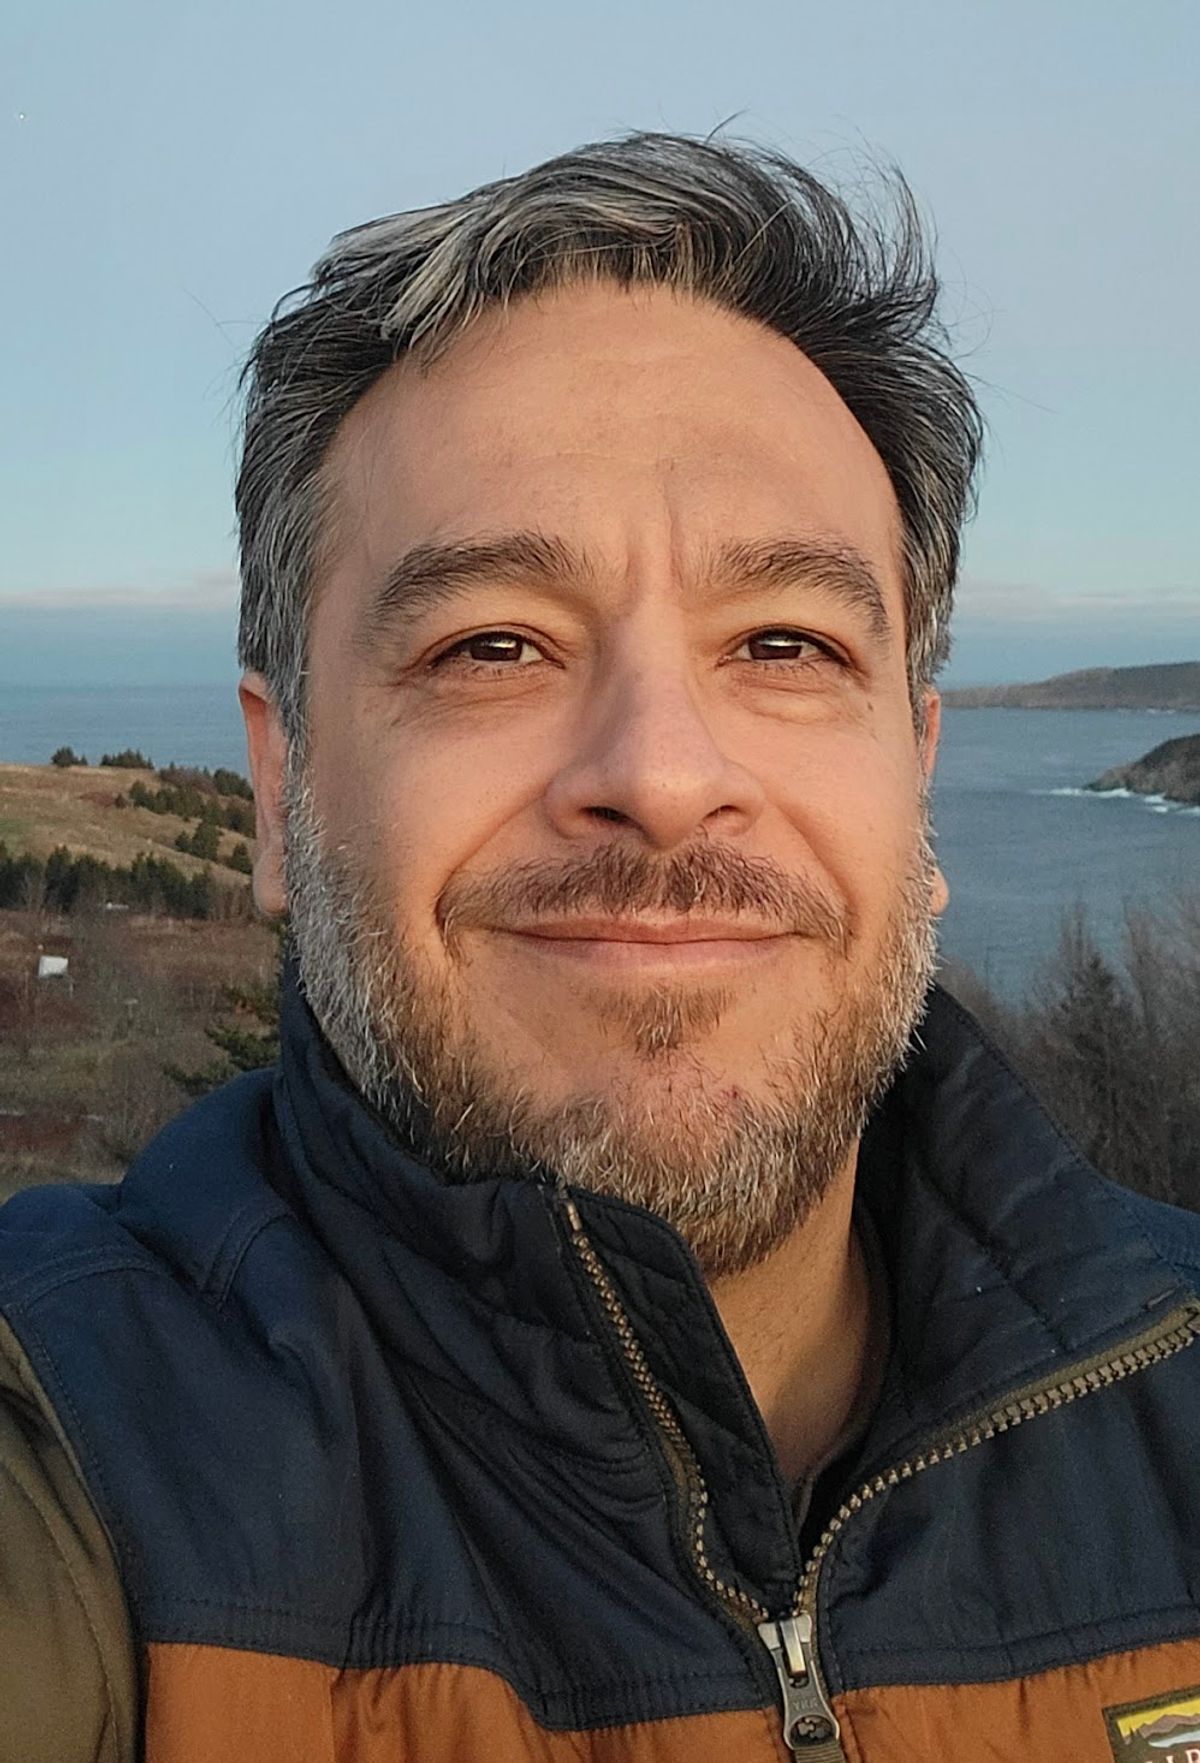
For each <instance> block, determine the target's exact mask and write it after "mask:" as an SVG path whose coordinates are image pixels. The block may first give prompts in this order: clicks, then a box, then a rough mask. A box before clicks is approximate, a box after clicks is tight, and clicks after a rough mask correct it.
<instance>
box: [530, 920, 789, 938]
mask: <svg viewBox="0 0 1200 1763" xmlns="http://www.w3.org/2000/svg"><path fill="white" fill-rule="evenodd" d="M505 928H506V929H508V930H510V931H511V932H512V933H513V934H514V935H516V936H524V937H538V938H544V939H546V940H547V941H551V942H581V943H582V942H586V943H662V944H672V943H741V942H747V943H750V942H764V941H767V940H769V939H773V938H776V937H781V936H785V935H787V932H785V931H780V930H777V929H774V928H768V927H765V926H763V925H755V924H747V923H746V921H745V920H744V919H742V920H733V921H729V920H720V919H714V918H707V919H706V918H679V919H672V920H668V921H660V922H657V923H655V922H653V921H650V920H647V919H644V918H624V919H620V918H569V919H539V920H538V921H537V922H536V923H533V924H528V925H524V924H518V925H510V926H506V927H505Z"/></svg>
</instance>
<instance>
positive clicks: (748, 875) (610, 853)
mask: <svg viewBox="0 0 1200 1763" xmlns="http://www.w3.org/2000/svg"><path fill="white" fill-rule="evenodd" d="M701 910H703V911H705V912H709V913H711V912H720V913H726V914H730V915H738V914H743V913H744V914H749V915H752V916H753V918H754V922H755V923H756V924H757V925H760V926H762V928H763V929H765V930H771V931H779V932H781V933H784V934H791V935H800V936H807V937H813V938H816V939H817V940H819V941H821V942H827V943H831V944H833V945H834V947H835V948H837V949H838V950H839V952H844V951H845V948H846V944H847V942H848V940H849V935H850V925H849V914H848V912H847V910H846V908H845V906H844V904H843V903H842V902H841V901H840V900H838V899H837V898H836V897H835V896H833V895H832V894H831V893H829V892H827V891H826V889H824V888H823V887H821V886H820V885H818V884H817V883H816V882H814V881H812V880H810V879H809V878H807V877H804V876H798V875H791V874H789V873H788V871H787V870H785V869H783V868H782V867H781V866H780V865H779V864H778V863H775V862H773V861H772V860H771V859H770V858H767V857H752V856H749V855H747V853H746V852H744V851H738V850H735V849H733V848H732V847H731V846H729V845H722V844H713V843H711V842H709V843H705V844H703V845H697V846H694V847H692V848H691V849H689V850H687V851H678V852H674V853H672V854H671V855H670V856H669V857H655V856H654V855H653V854H652V853H650V852H648V851H643V850H640V849H638V848H637V847H636V846H633V845H625V844H609V845H600V846H598V847H597V848H596V849H595V850H593V851H589V852H587V853H586V854H585V855H583V856H581V857H579V858H576V859H573V860H571V861H569V862H565V863H563V862H547V861H536V860H535V861H531V862H527V863H518V864H514V865H513V867H512V868H511V869H505V870H500V871H494V872H492V873H490V874H485V875H469V874H468V875H457V876H454V877H453V878H452V879H451V880H450V881H449V882H447V884H446V886H445V887H444V888H443V889H442V892H441V894H440V895H439V896H438V900H437V905H436V908H435V912H436V917H437V922H438V925H439V927H440V929H441V932H442V935H443V937H444V938H445V939H446V942H447V944H449V945H453V944H454V942H455V941H456V939H457V938H458V937H459V936H460V935H461V933H462V932H463V931H465V930H470V929H481V928H482V929H487V928H492V929H495V928H496V927H503V926H504V925H506V924H509V923H513V922H520V923H527V922H528V921H529V920H530V919H536V918H538V917H539V916H544V917H556V918H561V917H570V916H571V915H572V914H580V915H582V914H584V913H596V914H600V915H603V916H605V917H610V916H611V917H618V916H625V917H627V916H630V915H633V914H635V913H639V912H642V913H650V912H660V913H661V912H671V913H677V914H686V913H688V912H698V911H701Z"/></svg>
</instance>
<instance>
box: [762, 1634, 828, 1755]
mask: <svg viewBox="0 0 1200 1763" xmlns="http://www.w3.org/2000/svg"><path fill="white" fill-rule="evenodd" d="M758 1638H759V1639H760V1640H761V1641H762V1644H763V1646H764V1647H765V1648H766V1649H767V1651H768V1653H770V1655H771V1658H772V1659H773V1661H774V1663H775V1670H776V1673H777V1675H778V1677H779V1688H780V1692H781V1695H782V1699H783V1740H784V1743H785V1744H786V1745H787V1747H788V1749H789V1750H790V1751H791V1752H792V1754H793V1756H796V1757H803V1758H805V1759H807V1763H846V1753H845V1752H844V1751H843V1750H842V1747H841V1744H840V1743H839V1739H840V1736H841V1727H840V1726H839V1725H838V1720H837V1715H836V1714H835V1713H834V1711H833V1709H832V1708H831V1707H830V1706H829V1703H828V1702H827V1701H826V1700H825V1693H824V1691H823V1690H822V1688H821V1686H820V1684H819V1683H818V1681H817V1674H816V1672H815V1670H814V1669H813V1639H812V1617H811V1616H785V1617H784V1619H783V1621H782V1622H760V1623H759V1624H758Z"/></svg>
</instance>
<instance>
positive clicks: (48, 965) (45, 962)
mask: <svg viewBox="0 0 1200 1763" xmlns="http://www.w3.org/2000/svg"><path fill="white" fill-rule="evenodd" d="M68 960H69V957H68V956H66V955H39V956H38V966H37V976H38V978H39V979H61V977H62V976H63V974H65V973H66V971H67V964H68Z"/></svg>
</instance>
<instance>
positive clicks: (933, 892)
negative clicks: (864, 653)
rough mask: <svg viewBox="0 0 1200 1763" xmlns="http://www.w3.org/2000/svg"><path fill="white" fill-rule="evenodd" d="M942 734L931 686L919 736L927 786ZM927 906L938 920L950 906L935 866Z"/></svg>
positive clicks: (939, 708) (947, 889) (945, 884)
mask: <svg viewBox="0 0 1200 1763" xmlns="http://www.w3.org/2000/svg"><path fill="white" fill-rule="evenodd" d="M941 733H942V700H941V699H940V698H939V696H938V694H937V693H936V692H935V691H934V689H933V687H932V686H927V687H926V689H925V723H924V730H923V732H922V735H921V770H922V772H923V773H924V774H925V783H926V785H927V786H928V785H929V784H931V783H932V782H933V768H934V764H935V762H936V760H937V750H938V741H939V739H940V738H941ZM929 904H930V907H931V909H932V911H933V914H934V916H935V917H937V918H940V917H941V915H942V913H943V912H944V911H945V910H946V908H947V906H948V905H949V904H950V884H949V882H948V881H947V880H946V878H945V876H944V875H943V874H942V871H941V869H940V867H939V866H938V865H937V864H935V865H934V870H933V881H932V886H931V889H930V898H929Z"/></svg>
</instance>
